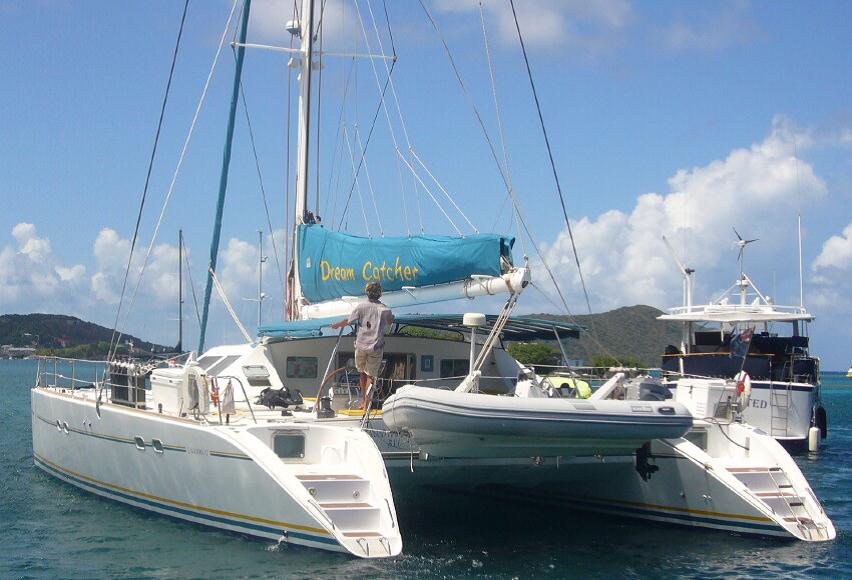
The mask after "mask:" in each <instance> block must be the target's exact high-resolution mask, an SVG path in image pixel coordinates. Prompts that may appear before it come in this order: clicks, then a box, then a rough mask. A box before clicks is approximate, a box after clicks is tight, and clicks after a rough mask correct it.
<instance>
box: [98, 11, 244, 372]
mask: <svg viewBox="0 0 852 580" xmlns="http://www.w3.org/2000/svg"><path fill="white" fill-rule="evenodd" d="M238 3H239V0H234V3H233V5H232V6H231V12H230V14H228V20H227V22H226V23H225V29H224V30H223V31H222V36H221V37H220V38H219V46H218V47H217V49H216V55H215V56H214V57H213V63H212V65H211V66H210V72H209V73H208V74H207V80H206V81H205V82H204V88H203V89H202V91H201V97H200V98H199V100H198V104H197V105H196V107H195V114H194V115H193V117H192V123H191V124H190V126H189V131H188V132H187V135H186V139H185V140H184V142H183V148H182V149H181V152H180V156H179V157H178V162H177V166H176V167H175V171H174V174H173V175H172V180H171V183H170V184H169V189H168V192H167V193H166V197H165V199H164V200H163V207H162V209H161V210H160V217H159V218H158V220H157V224H156V226H155V227H154V233H153V235H152V236H151V242H150V243H149V244H148V250H147V251H146V253H145V259H144V261H143V262H142V268H141V269H140V271H139V278H138V279H137V281H136V286H135V288H134V289H133V294H132V295H131V297H130V305H129V306H128V308H127V312H128V314H125V323H126V322H127V317H128V316H129V312H130V310H131V309H132V308H133V305H134V304H135V302H136V296H137V295H138V293H139V288H140V286H141V285H142V277H143V276H144V274H145V270H146V268H147V266H148V260H149V258H150V257H151V252H152V251H153V249H154V244H155V243H156V241H157V234H158V233H159V231H160V226H162V224H163V219H164V217H165V214H166V208H168V205H169V201H170V200H171V197H172V193H174V188H175V183H176V182H177V178H178V175H179V174H180V170H181V168H182V167H183V161H184V159H185V158H186V152H187V150H188V149H189V142H190V140H191V139H192V134H193V131H195V126H196V124H197V123H198V117H199V115H200V114H201V108H202V106H203V105H204V101H205V99H206V98H207V91H208V89H209V88H210V81H211V80H212V78H213V73H214V72H215V70H216V65H217V64H218V62H219V57H220V55H221V54H222V48H223V47H224V45H225V39H226V38H227V37H228V30H230V28H231V22H233V19H234V14H235V13H236V10H237V4H238ZM132 259H133V255H132V253H131V255H130V256H129V257H128V269H129V268H130V262H131V261H132ZM123 299H124V291H122V294H121V297H120V298H119V304H121V301H122V300H123ZM117 318H118V317H117V316H116V319H117ZM117 326H118V325H117V324H116V327H117ZM121 336H122V333H119V334H118V339H117V340H116V343H115V345H114V346H113V347H112V348H110V353H109V356H110V358H112V356H113V355H114V354H115V351H114V348H115V347H117V345H118V342H119V341H120V340H121Z"/></svg>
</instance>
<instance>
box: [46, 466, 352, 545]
mask: <svg viewBox="0 0 852 580" xmlns="http://www.w3.org/2000/svg"><path fill="white" fill-rule="evenodd" d="M34 459H35V462H36V463H37V464H38V466H39V467H41V468H42V469H44V470H46V471H48V472H50V473H52V474H54V475H57V476H59V477H61V478H63V479H68V480H70V481H72V482H74V484H75V485H77V486H80V487H83V488H91V489H96V490H98V491H99V492H100V493H102V494H106V495H109V496H114V497H118V498H122V499H124V500H128V501H132V502H134V503H141V504H145V505H149V506H152V507H155V508H157V509H160V510H165V511H168V512H171V514H172V515H173V517H176V518H180V519H185V518H182V517H181V515H185V516H192V517H195V518H201V519H204V520H208V521H210V522H216V523H221V524H227V525H230V526H237V527H240V528H248V529H251V530H256V531H259V532H264V533H267V534H274V535H276V536H283V535H286V536H287V537H288V538H299V539H301V540H308V541H311V542H319V543H322V544H330V545H333V546H336V545H339V542H338V541H337V540H335V539H334V538H324V537H322V536H315V535H313V534H306V533H304V532H297V531H291V530H287V529H283V528H273V527H271V526H264V525H262V524H254V523H249V522H242V521H239V520H235V519H231V518H226V517H222V516H217V515H212V514H205V513H201V512H196V511H193V510H188V509H184V508H180V507H175V506H170V505H168V504H165V503H162V502H158V501H154V500H151V499H148V498H142V497H137V496H133V495H130V494H128V493H123V492H120V491H116V490H113V489H109V488H107V487H103V486H100V485H97V484H94V483H91V482H89V481H84V480H82V479H80V478H78V477H75V476H73V475H71V474H70V473H66V472H65V471H62V470H59V469H56V468H54V467H52V466H50V465H48V464H47V463H45V462H44V461H42V460H40V459H39V458H38V457H34ZM179 514H180V515H179Z"/></svg>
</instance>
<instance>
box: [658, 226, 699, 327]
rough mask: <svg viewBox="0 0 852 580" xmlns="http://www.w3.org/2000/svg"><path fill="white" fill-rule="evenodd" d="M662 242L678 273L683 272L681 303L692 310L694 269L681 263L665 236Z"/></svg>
mask: <svg viewBox="0 0 852 580" xmlns="http://www.w3.org/2000/svg"><path fill="white" fill-rule="evenodd" d="M663 242H665V244H666V247H667V248H668V249H669V253H670V254H671V255H672V258H673V259H674V261H675V263H676V264H677V267H678V269H679V270H680V273H681V274H683V305H684V306H686V308H687V311H689V310H692V275H693V274H694V273H695V270H694V269H692V268H687V267H686V266H684V265H683V264H682V263H681V261H680V260H679V259H678V257H677V253H676V252H675V251H674V248H673V247H672V245H671V244H670V243H669V240H668V238H666V236H663Z"/></svg>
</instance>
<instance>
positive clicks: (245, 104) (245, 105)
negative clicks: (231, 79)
mask: <svg viewBox="0 0 852 580" xmlns="http://www.w3.org/2000/svg"><path fill="white" fill-rule="evenodd" d="M240 98H241V100H242V102H243V111H245V114H246V127H247V128H248V134H249V141H250V142H251V151H252V153H253V154H254V166H255V168H256V169H257V180H258V182H259V183H260V195H261V198H262V199H263V209H264V210H265V211H266V224H267V226H269V237H270V238H271V239H272V254H273V255H274V256H275V268H276V269H277V270H278V277H279V278H281V282H282V284H283V283H285V281H284V273H283V270H281V262H280V260H279V258H278V246H277V244H276V243H275V229H274V228H273V227H272V217H271V216H270V215H269V203H268V202H267V201H266V188H265V187H264V186H263V174H262V173H261V172H260V158H259V157H258V154H257V147H256V146H255V143H254V131H253V130H252V127H251V118H250V117H249V112H248V102H247V101H246V93H245V88H244V87H243V82H242V81H240Z"/></svg>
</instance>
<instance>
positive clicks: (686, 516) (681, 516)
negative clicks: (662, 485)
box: [565, 497, 784, 532]
mask: <svg viewBox="0 0 852 580" xmlns="http://www.w3.org/2000/svg"><path fill="white" fill-rule="evenodd" d="M565 501H567V502H570V503H577V504H582V505H584V506H588V507H589V508H595V509H601V510H606V511H610V512H618V513H625V514H630V515H635V516H639V517H641V516H653V517H659V518H667V519H675V520H680V521H685V522H694V523H698V524H708V525H712V526H725V527H731V526H733V527H737V528H747V529H751V530H760V531H767V532H770V531H771V532H781V531H784V529H783V528H781V526H779V525H772V524H760V523H755V522H750V521H742V520H741V519H740V518H743V519H753V520H764V521H768V522H771V521H772V520H771V519H770V518H762V517H759V516H744V515H737V514H723V513H717V512H705V511H703V510H689V509H685V508H675V507H670V506H658V507H659V508H663V509H647V508H639V507H633V506H632V505H623V504H632V503H634V502H621V501H618V500H602V499H601V500H586V499H580V498H573V497H572V498H565ZM636 505H648V506H649V507H650V505H651V504H639V503H636ZM664 510H678V511H680V510H682V511H683V512H684V513H678V512H672V511H664ZM699 513H706V514H713V515H714V516H715V517H714V518H710V517H701V516H698V515H695V514H699ZM715 518H720V519H715Z"/></svg>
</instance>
